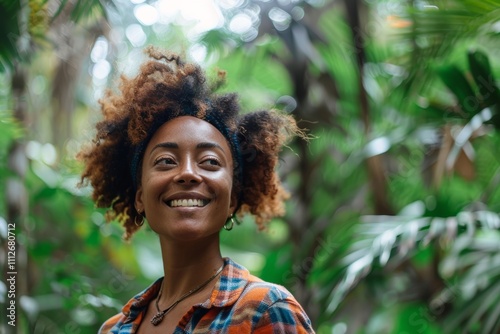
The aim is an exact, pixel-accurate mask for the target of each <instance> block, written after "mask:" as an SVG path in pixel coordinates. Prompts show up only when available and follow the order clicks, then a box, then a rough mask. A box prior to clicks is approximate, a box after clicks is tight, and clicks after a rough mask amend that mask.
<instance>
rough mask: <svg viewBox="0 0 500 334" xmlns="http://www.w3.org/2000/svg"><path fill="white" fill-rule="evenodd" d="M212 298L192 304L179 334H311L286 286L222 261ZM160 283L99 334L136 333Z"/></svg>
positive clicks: (148, 289) (130, 304) (138, 297)
mask: <svg viewBox="0 0 500 334" xmlns="http://www.w3.org/2000/svg"><path fill="white" fill-rule="evenodd" d="M224 262H225V266H224V269H223V270H222V272H221V275H220V277H219V279H218V280H217V283H216V285H215V287H214V289H213V291H212V294H211V297H210V299H208V300H207V301H205V302H204V303H202V304H197V305H194V306H193V307H192V308H191V309H190V310H189V311H188V313H186V314H185V315H184V317H182V319H181V320H180V322H179V323H178V324H177V328H176V329H175V331H174V334H180V333H238V334H242V333H280V334H282V333H314V330H313V329H312V325H311V321H310V320H309V318H308V316H307V314H306V313H305V312H304V310H303V309H302V307H301V306H300V304H299V303H298V302H297V301H296V300H295V298H294V297H293V296H292V294H291V293H290V292H288V291H287V290H286V289H285V288H284V287H282V286H279V285H276V284H271V283H267V282H264V281H262V280H261V279H259V278H257V277H255V276H253V275H251V274H250V273H249V272H248V270H247V269H245V268H244V267H242V266H240V265H238V264H236V263H234V262H233V261H232V260H230V259H228V258H225V259H224ZM162 279H163V278H160V279H158V280H157V281H156V282H154V283H153V284H152V285H151V286H150V287H148V288H147V289H146V290H144V291H143V292H141V293H139V294H138V295H136V296H135V297H134V298H132V299H131V300H130V301H129V302H128V303H127V304H126V305H125V306H124V307H123V309H122V313H119V314H117V315H115V316H114V317H112V318H110V319H109V320H108V321H106V322H105V323H104V324H103V325H102V326H101V329H100V330H99V334H108V333H109V334H132V333H136V331H137V329H138V328H139V325H140V324H141V321H142V320H143V316H144V313H145V311H146V309H147V307H148V304H149V303H150V302H151V301H152V300H154V298H155V297H156V296H157V295H158V291H159V289H160V285H161V282H162Z"/></svg>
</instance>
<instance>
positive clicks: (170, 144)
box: [151, 142, 225, 153]
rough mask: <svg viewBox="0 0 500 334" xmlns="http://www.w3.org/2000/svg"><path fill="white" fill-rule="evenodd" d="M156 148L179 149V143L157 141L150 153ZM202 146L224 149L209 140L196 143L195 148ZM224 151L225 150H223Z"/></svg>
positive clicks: (202, 147) (201, 147)
mask: <svg viewBox="0 0 500 334" xmlns="http://www.w3.org/2000/svg"><path fill="white" fill-rule="evenodd" d="M157 148H173V149H179V145H178V144H177V143H173V142H164V143H159V144H156V145H155V146H154V147H153V149H152V150H151V153H153V152H154V151H155V150H156V149H157ZM204 148H217V149H219V150H221V151H222V152H224V149H223V148H222V146H220V145H219V144H217V143H211V142H201V143H198V144H197V145H196V149H204ZM224 153H225V152H224Z"/></svg>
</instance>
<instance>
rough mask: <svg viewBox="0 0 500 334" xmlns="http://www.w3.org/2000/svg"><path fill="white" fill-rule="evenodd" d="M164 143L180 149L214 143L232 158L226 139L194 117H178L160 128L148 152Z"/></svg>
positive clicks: (206, 123) (150, 143)
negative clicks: (171, 143) (175, 145)
mask: <svg viewBox="0 0 500 334" xmlns="http://www.w3.org/2000/svg"><path fill="white" fill-rule="evenodd" d="M162 142H173V143H176V144H178V145H179V147H180V148H188V146H189V145H197V144H199V143H205V142H208V143H214V144H217V145H219V146H220V147H222V149H223V150H224V153H226V154H227V155H229V156H231V148H230V147H229V143H228V142H227V140H226V138H225V137H224V136H223V135H222V133H221V132H220V131H219V130H217V128H216V127H214V126H213V125H212V124H210V123H208V122H207V121H204V120H202V119H199V118H196V117H193V116H180V117H176V118H174V119H172V120H170V121H168V122H166V123H165V124H163V125H162V126H160V127H159V128H158V130H157V131H156V132H155V134H154V135H153V137H152V138H151V140H150V141H149V143H148V147H147V149H146V151H149V150H150V149H151V148H152V147H154V145H156V144H158V143H162Z"/></svg>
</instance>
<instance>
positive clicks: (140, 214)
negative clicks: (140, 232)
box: [134, 212, 144, 227]
mask: <svg viewBox="0 0 500 334" xmlns="http://www.w3.org/2000/svg"><path fill="white" fill-rule="evenodd" d="M137 213H138V214H139V216H141V217H142V219H141V221H140V222H139V223H138V222H137V216H135V218H134V224H135V226H137V227H141V226H142V225H144V216H143V215H142V213H140V212H137Z"/></svg>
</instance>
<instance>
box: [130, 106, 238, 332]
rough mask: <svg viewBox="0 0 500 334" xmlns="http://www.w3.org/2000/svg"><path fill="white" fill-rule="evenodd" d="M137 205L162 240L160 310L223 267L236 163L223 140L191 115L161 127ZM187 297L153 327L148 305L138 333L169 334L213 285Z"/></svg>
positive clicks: (150, 151)
mask: <svg viewBox="0 0 500 334" xmlns="http://www.w3.org/2000/svg"><path fill="white" fill-rule="evenodd" d="M141 168H142V170H141V180H140V185H139V187H138V190H137V193H136V200H135V206H136V209H137V211H138V212H143V214H144V215H145V217H146V218H147V221H148V223H149V225H150V227H151V229H152V230H154V231H155V232H156V233H157V234H158V236H159V239H160V245H161V250H162V259H163V267H164V268H163V269H164V273H165V279H164V281H163V288H162V289H163V292H162V295H161V298H160V300H159V307H160V309H162V310H163V309H165V308H166V307H167V306H169V305H171V304H172V303H173V302H175V301H176V300H177V299H179V298H180V296H182V295H183V294H184V293H186V292H188V291H190V290H191V289H193V288H194V287H196V286H198V285H199V284H201V283H203V282H204V281H205V280H206V279H208V278H209V277H210V276H212V275H213V273H214V272H215V271H217V269H218V268H219V267H220V266H221V265H222V264H223V260H222V256H221V254H220V246H219V232H220V230H221V228H222V227H223V225H224V223H225V222H226V220H227V218H228V217H230V216H231V214H232V213H233V212H234V210H235V206H236V200H235V196H234V194H233V192H232V186H233V159H232V154H231V149H230V146H229V144H228V142H227V140H226V139H225V137H224V136H223V135H222V134H221V133H220V132H219V131H218V130H217V129H216V128H215V127H214V126H212V125H211V124H210V123H208V122H205V121H203V120H200V119H198V118H195V117H191V116H182V117H177V118H175V119H173V120H171V121H169V122H167V123H165V124H163V125H162V126H161V127H160V128H159V129H158V130H157V131H156V133H155V134H154V135H153V137H152V138H151V140H150V141H149V143H148V145H147V147H146V151H145V153H144V157H143V161H142V166H141ZM189 198H195V199H201V200H202V201H203V204H204V206H202V207H174V206H172V202H171V200H172V199H189ZM215 281H216V279H215V280H214V281H212V282H211V283H210V284H209V285H208V286H207V287H206V288H204V289H203V290H202V291H200V292H198V293H196V294H195V295H193V296H191V297H189V298H187V299H186V300H185V301H183V302H182V303H180V304H179V305H177V306H176V307H175V308H174V309H173V310H172V311H171V312H169V313H168V314H167V315H166V316H165V318H164V320H163V321H162V323H161V324H160V325H159V326H157V327H154V326H152V325H151V324H150V322H149V320H150V319H151V317H152V316H153V315H155V314H156V313H157V311H156V306H155V305H154V303H155V300H154V301H153V302H151V303H150V305H149V308H148V310H147V312H146V314H145V317H144V320H143V321H142V324H141V326H140V328H139V332H138V333H155V332H158V333H159V332H162V333H166V332H168V333H171V332H173V330H174V328H175V326H176V325H177V323H178V322H179V320H180V318H181V317H182V316H183V315H184V314H185V313H186V312H187V311H188V310H189V309H190V308H191V307H192V305H194V304H197V303H201V302H204V301H205V300H206V299H207V298H209V296H210V292H211V290H212V288H213V286H214V284H215Z"/></svg>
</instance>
